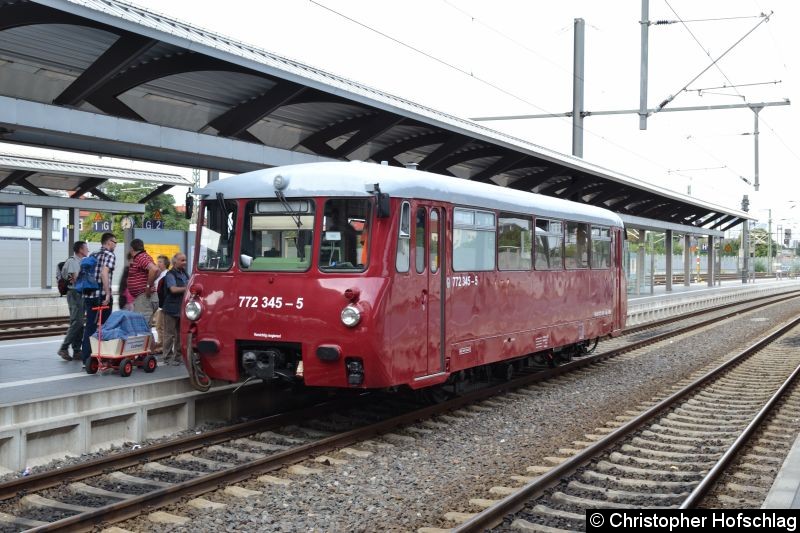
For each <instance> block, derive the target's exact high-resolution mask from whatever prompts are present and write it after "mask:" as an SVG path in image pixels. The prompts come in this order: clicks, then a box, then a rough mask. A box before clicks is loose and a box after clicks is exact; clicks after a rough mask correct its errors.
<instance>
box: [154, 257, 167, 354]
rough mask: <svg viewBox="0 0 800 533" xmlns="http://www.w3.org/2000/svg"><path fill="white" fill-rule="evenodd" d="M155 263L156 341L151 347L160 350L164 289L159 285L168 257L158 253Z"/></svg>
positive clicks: (162, 342) (162, 330) (161, 343)
mask: <svg viewBox="0 0 800 533" xmlns="http://www.w3.org/2000/svg"><path fill="white" fill-rule="evenodd" d="M156 264H157V265H158V272H159V274H158V277H157V278H156V282H155V283H154V285H155V287H156V294H155V299H154V301H155V304H156V307H157V309H156V310H155V312H154V313H153V322H154V324H153V326H155V328H156V336H157V337H158V342H157V343H156V345H155V347H154V348H153V350H154V351H160V350H161V347H162V346H163V344H164V296H165V295H164V291H163V290H161V286H162V284H163V282H164V277H165V276H166V275H167V272H168V271H169V257H167V256H166V255H159V256H158V258H157V259H156Z"/></svg>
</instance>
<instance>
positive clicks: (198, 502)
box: [187, 498, 226, 511]
mask: <svg viewBox="0 0 800 533" xmlns="http://www.w3.org/2000/svg"><path fill="white" fill-rule="evenodd" d="M187 505H189V507H194V508H195V509H200V510H201V511H216V510H219V509H224V508H225V507H226V505H225V504H224V503H219V502H212V501H211V500H206V499H205V498H195V499H193V500H189V501H188V502H187Z"/></svg>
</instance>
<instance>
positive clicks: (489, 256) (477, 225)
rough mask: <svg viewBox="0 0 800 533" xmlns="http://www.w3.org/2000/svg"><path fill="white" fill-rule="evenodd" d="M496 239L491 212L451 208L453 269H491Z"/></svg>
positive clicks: (463, 270) (492, 268)
mask: <svg viewBox="0 0 800 533" xmlns="http://www.w3.org/2000/svg"><path fill="white" fill-rule="evenodd" d="M496 240H497V232H496V223H495V215H494V213H490V212H488V211H477V210H475V209H464V208H460V207H457V208H455V209H454V210H453V270H456V271H459V272H465V271H474V270H494V260H495V242H496Z"/></svg>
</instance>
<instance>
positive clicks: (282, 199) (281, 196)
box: [275, 190, 303, 229]
mask: <svg viewBox="0 0 800 533" xmlns="http://www.w3.org/2000/svg"><path fill="white" fill-rule="evenodd" d="M275 196H277V197H278V200H279V201H280V202H281V205H282V206H283V209H284V210H285V211H286V213H287V214H288V215H289V216H290V217H292V221H293V222H294V224H295V226H297V229H300V226H302V225H303V222H302V221H301V220H300V213H296V212H294V211H292V206H290V205H289V202H288V201H287V200H286V195H285V194H283V191H281V190H276V191H275Z"/></svg>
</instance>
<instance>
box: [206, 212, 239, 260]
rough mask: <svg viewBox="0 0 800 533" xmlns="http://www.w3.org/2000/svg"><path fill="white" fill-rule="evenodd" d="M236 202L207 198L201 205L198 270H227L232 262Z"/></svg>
mask: <svg viewBox="0 0 800 533" xmlns="http://www.w3.org/2000/svg"><path fill="white" fill-rule="evenodd" d="M235 230H236V202H233V201H231V200H219V201H217V200H208V201H206V203H205V204H204V206H203V224H202V226H200V255H199V257H198V262H197V268H199V269H200V270H228V269H229V268H230V267H231V264H232V263H233V255H234V254H233V241H234V237H235V233H236V231H235Z"/></svg>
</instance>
